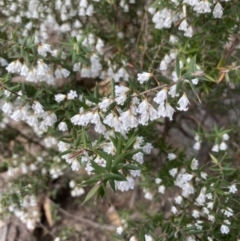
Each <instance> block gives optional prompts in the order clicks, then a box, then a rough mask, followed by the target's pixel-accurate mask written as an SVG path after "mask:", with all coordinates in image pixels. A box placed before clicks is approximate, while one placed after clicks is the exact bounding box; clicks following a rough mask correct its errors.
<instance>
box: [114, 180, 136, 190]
mask: <svg viewBox="0 0 240 241" xmlns="http://www.w3.org/2000/svg"><path fill="white" fill-rule="evenodd" d="M115 183H116V187H117V189H118V190H120V191H121V192H125V191H128V190H129V189H134V186H135V182H134V180H133V178H132V177H127V181H116V182H115Z"/></svg>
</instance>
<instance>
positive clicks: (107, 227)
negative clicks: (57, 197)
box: [51, 201, 116, 231]
mask: <svg viewBox="0 0 240 241" xmlns="http://www.w3.org/2000/svg"><path fill="white" fill-rule="evenodd" d="M51 203H52V204H53V205H54V206H55V207H57V209H58V210H59V212H60V213H62V214H63V215H65V216H66V217H69V218H72V219H74V220H76V221H78V222H81V223H82V224H85V225H87V226H89V227H92V228H96V229H99V230H103V231H115V230H116V227H114V226H112V225H105V224H99V223H96V222H93V221H91V220H89V219H86V218H82V217H77V216H75V215H73V214H71V213H69V212H68V211H66V210H64V209H63V208H61V207H59V206H58V205H57V204H56V203H54V202H53V201H51Z"/></svg>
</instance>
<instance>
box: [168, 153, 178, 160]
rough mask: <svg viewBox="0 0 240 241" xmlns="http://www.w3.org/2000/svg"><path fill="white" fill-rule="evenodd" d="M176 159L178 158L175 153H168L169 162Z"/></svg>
mask: <svg viewBox="0 0 240 241" xmlns="http://www.w3.org/2000/svg"><path fill="white" fill-rule="evenodd" d="M176 158H177V156H176V155H175V154H174V153H168V160H169V161H172V160H174V159H176Z"/></svg>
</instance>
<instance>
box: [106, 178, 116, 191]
mask: <svg viewBox="0 0 240 241" xmlns="http://www.w3.org/2000/svg"><path fill="white" fill-rule="evenodd" d="M108 182H109V185H110V187H111V188H112V190H113V191H114V192H116V188H115V182H114V180H113V179H109V180H108Z"/></svg>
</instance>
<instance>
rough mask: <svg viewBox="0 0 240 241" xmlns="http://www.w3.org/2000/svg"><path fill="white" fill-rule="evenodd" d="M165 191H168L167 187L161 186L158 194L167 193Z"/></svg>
mask: <svg viewBox="0 0 240 241" xmlns="http://www.w3.org/2000/svg"><path fill="white" fill-rule="evenodd" d="M165 189H166V188H165V186H164V185H161V186H159V187H158V192H160V193H162V194H164V193H165Z"/></svg>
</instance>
